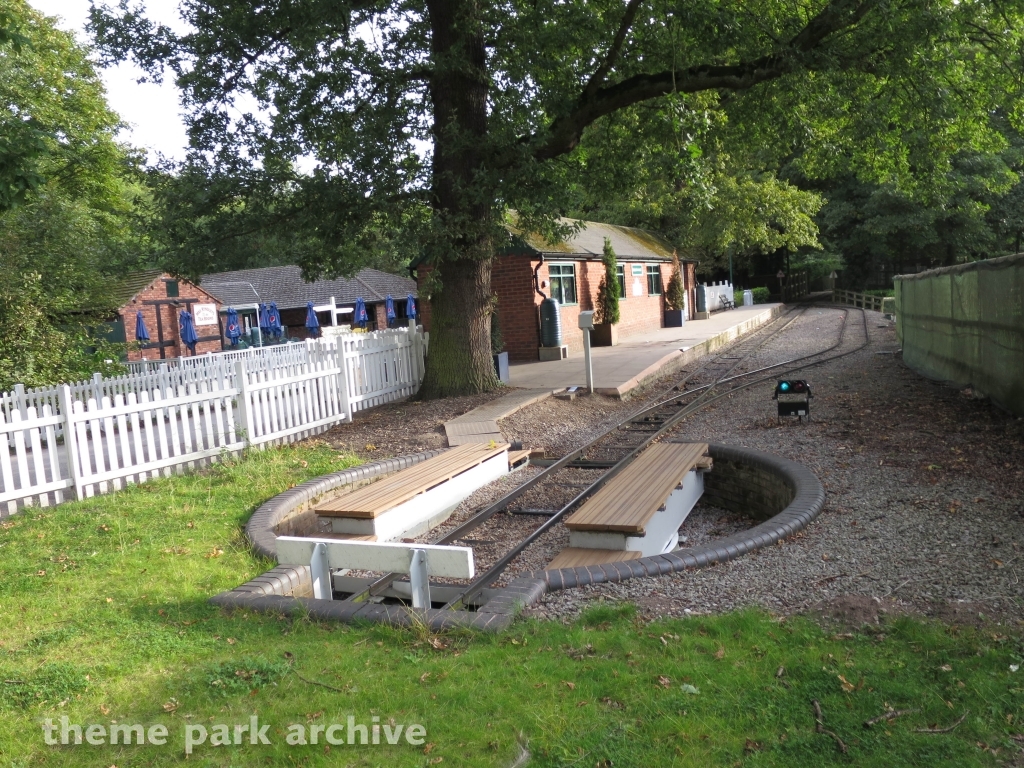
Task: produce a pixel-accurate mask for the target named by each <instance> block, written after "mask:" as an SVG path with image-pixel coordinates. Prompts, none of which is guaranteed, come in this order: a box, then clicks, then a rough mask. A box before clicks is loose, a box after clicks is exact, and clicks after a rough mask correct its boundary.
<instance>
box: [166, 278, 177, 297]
mask: <svg viewBox="0 0 1024 768" xmlns="http://www.w3.org/2000/svg"><path fill="white" fill-rule="evenodd" d="M164 288H166V289H167V298H169V299H176V298H178V281H177V280H164Z"/></svg>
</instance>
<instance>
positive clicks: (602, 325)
mask: <svg viewBox="0 0 1024 768" xmlns="http://www.w3.org/2000/svg"><path fill="white" fill-rule="evenodd" d="M601 261H603V262H604V277H602V278H601V283H600V285H598V287H597V306H596V307H594V321H595V322H594V330H593V331H591V332H590V343H591V344H593V345H594V346H595V347H614V346H615V345H616V344H618V343H619V339H618V334H617V333H616V329H615V324H616V323H618V322H619V278H618V276H617V275H616V267H617V266H618V265H617V263H616V259H615V251H614V250H613V249H612V242H611V240H609V239H608V238H607V237H606V238H605V239H604V254H603V255H602V256H601Z"/></svg>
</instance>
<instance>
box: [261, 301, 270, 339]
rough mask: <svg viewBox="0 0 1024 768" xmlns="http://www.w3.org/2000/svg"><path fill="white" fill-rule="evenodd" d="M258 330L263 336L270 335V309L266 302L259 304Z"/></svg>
mask: <svg viewBox="0 0 1024 768" xmlns="http://www.w3.org/2000/svg"><path fill="white" fill-rule="evenodd" d="M260 331H262V333H263V335H264V336H269V335H270V311H269V310H268V309H267V305H266V304H260Z"/></svg>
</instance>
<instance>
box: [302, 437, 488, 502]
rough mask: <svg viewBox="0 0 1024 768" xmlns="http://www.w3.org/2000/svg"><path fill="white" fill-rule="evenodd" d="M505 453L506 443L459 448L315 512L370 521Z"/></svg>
mask: <svg viewBox="0 0 1024 768" xmlns="http://www.w3.org/2000/svg"><path fill="white" fill-rule="evenodd" d="M507 449H508V444H507V443H502V444H501V445H497V446H494V447H491V446H490V445H481V444H479V443H470V444H467V445H460V446H458V447H457V448H451V449H449V450H447V451H445V452H444V453H442V454H440V455H438V456H434V457H432V458H429V459H427V460H426V461H423V462H420V463H419V464H415V465H413V466H411V467H409V468H407V469H403V470H401V471H400V472H396V473H394V474H392V475H388V476H387V477H384V478H382V479H380V480H378V481H377V482H374V483H370V484H369V485H364V486H363V487H361V488H357V489H356V490H354V491H350V492H349V493H345V494H342V495H340V496H336V497H334V498H332V499H329V500H327V501H325V502H323V503H321V504H318V505H317V506H316V507H315V511H316V513H317V514H318V515H323V516H325V517H358V518H374V517H377V516H378V515H381V514H383V513H384V512H386V511H387V510H389V509H391V508H393V507H396V506H398V505H399V504H403V503H405V502H406V501H408V500H409V499H411V498H413V497H415V496H417V495H419V494H420V493H423V492H424V491H428V490H430V489H431V488H433V487H434V486H435V485H439V484H440V483H443V482H446V481H448V480H451V479H452V478H453V477H455V476H456V475H460V474H462V473H463V472H466V471H467V470H470V469H472V468H473V467H475V466H477V465H479V464H481V463H483V462H485V461H487V460H488V459H490V458H493V457H494V456H497V455H498V454H500V453H501V452H503V451H505V450H507Z"/></svg>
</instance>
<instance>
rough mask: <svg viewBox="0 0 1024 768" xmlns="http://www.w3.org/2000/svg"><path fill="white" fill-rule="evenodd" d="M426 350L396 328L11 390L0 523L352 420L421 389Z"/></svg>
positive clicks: (0, 415)
mask: <svg viewBox="0 0 1024 768" xmlns="http://www.w3.org/2000/svg"><path fill="white" fill-rule="evenodd" d="M427 342H428V338H427V334H425V333H423V331H422V330H421V329H414V328H400V329H396V330H387V331H377V332H374V333H366V334H351V335H344V336H338V337H335V338H331V339H325V340H322V341H315V342H306V343H303V344H293V345H288V346H289V347H293V348H294V349H289V350H288V352H287V355H289V357H288V358H285V357H284V356H283V354H282V353H280V352H278V353H276V355H275V353H273V352H271V354H270V355H267V356H260V355H253V356H244V357H243V356H236V357H235V358H234V359H232V358H227V359H223V360H222V359H219V356H218V355H211V356H210V359H209V360H207V361H206V363H205V364H204V365H200V364H198V361H199V360H202V359H205V357H206V356H201V357H197V358H189V359H190V360H192V359H194V360H196V361H197V363H196V364H193V365H184V366H177V367H173V368H172V367H170V366H166V367H164V368H163V369H160V370H156V371H150V372H148V373H142V374H129V375H127V376H120V377H117V378H114V379H103V378H102V377H99V376H96V377H94V378H93V379H92V380H91V381H88V382H79V383H77V384H64V385H61V386H59V387H51V388H48V389H32V390H26V389H24V388H23V387H20V386H18V387H16V388H15V391H14V392H8V393H2V394H0V516H3V515H7V514H11V513H13V512H15V511H16V510H17V509H18V507H19V506H22V505H25V506H29V505H34V504H38V505H40V506H49V505H50V504H51V503H57V504H59V503H61V502H63V501H65V500H66V499H70V498H79V499H81V498H87V497H90V496H93V495H96V494H101V493H107V492H109V491H111V490H118V489H120V488H122V487H123V486H124V485H125V484H128V483H140V482H145V481H146V480H147V479H149V478H152V477H157V476H159V475H170V474H171V473H172V472H181V471H184V470H186V469H195V468H197V467H199V466H202V465H204V464H207V463H209V462H210V461H213V460H215V459H217V458H218V457H219V456H221V455H223V454H225V453H228V454H231V453H235V452H238V451H241V450H242V449H243V448H246V447H247V446H256V447H262V446H264V445H268V444H279V443H285V442H294V441H298V440H302V439H304V438H306V437H310V436H312V435H315V434H317V433H319V432H323V431H325V430H326V429H328V428H330V427H331V426H334V425H335V424H339V423H341V422H344V421H351V420H352V414H353V413H354V412H356V411H359V410H363V409H366V408H371V407H373V406H376V405H381V404H383V403H386V402H390V401H393V400H399V399H401V398H404V397H407V396H409V395H412V394H414V393H415V392H416V391H417V390H418V389H419V386H420V383H421V382H422V380H423V372H424V369H425V361H426V349H427ZM274 349H275V348H269V350H268V351H270V350H274ZM281 349H284V347H282V348H281ZM254 351H257V352H258V351H259V350H254ZM4 444H6V449H5V448H4Z"/></svg>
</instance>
